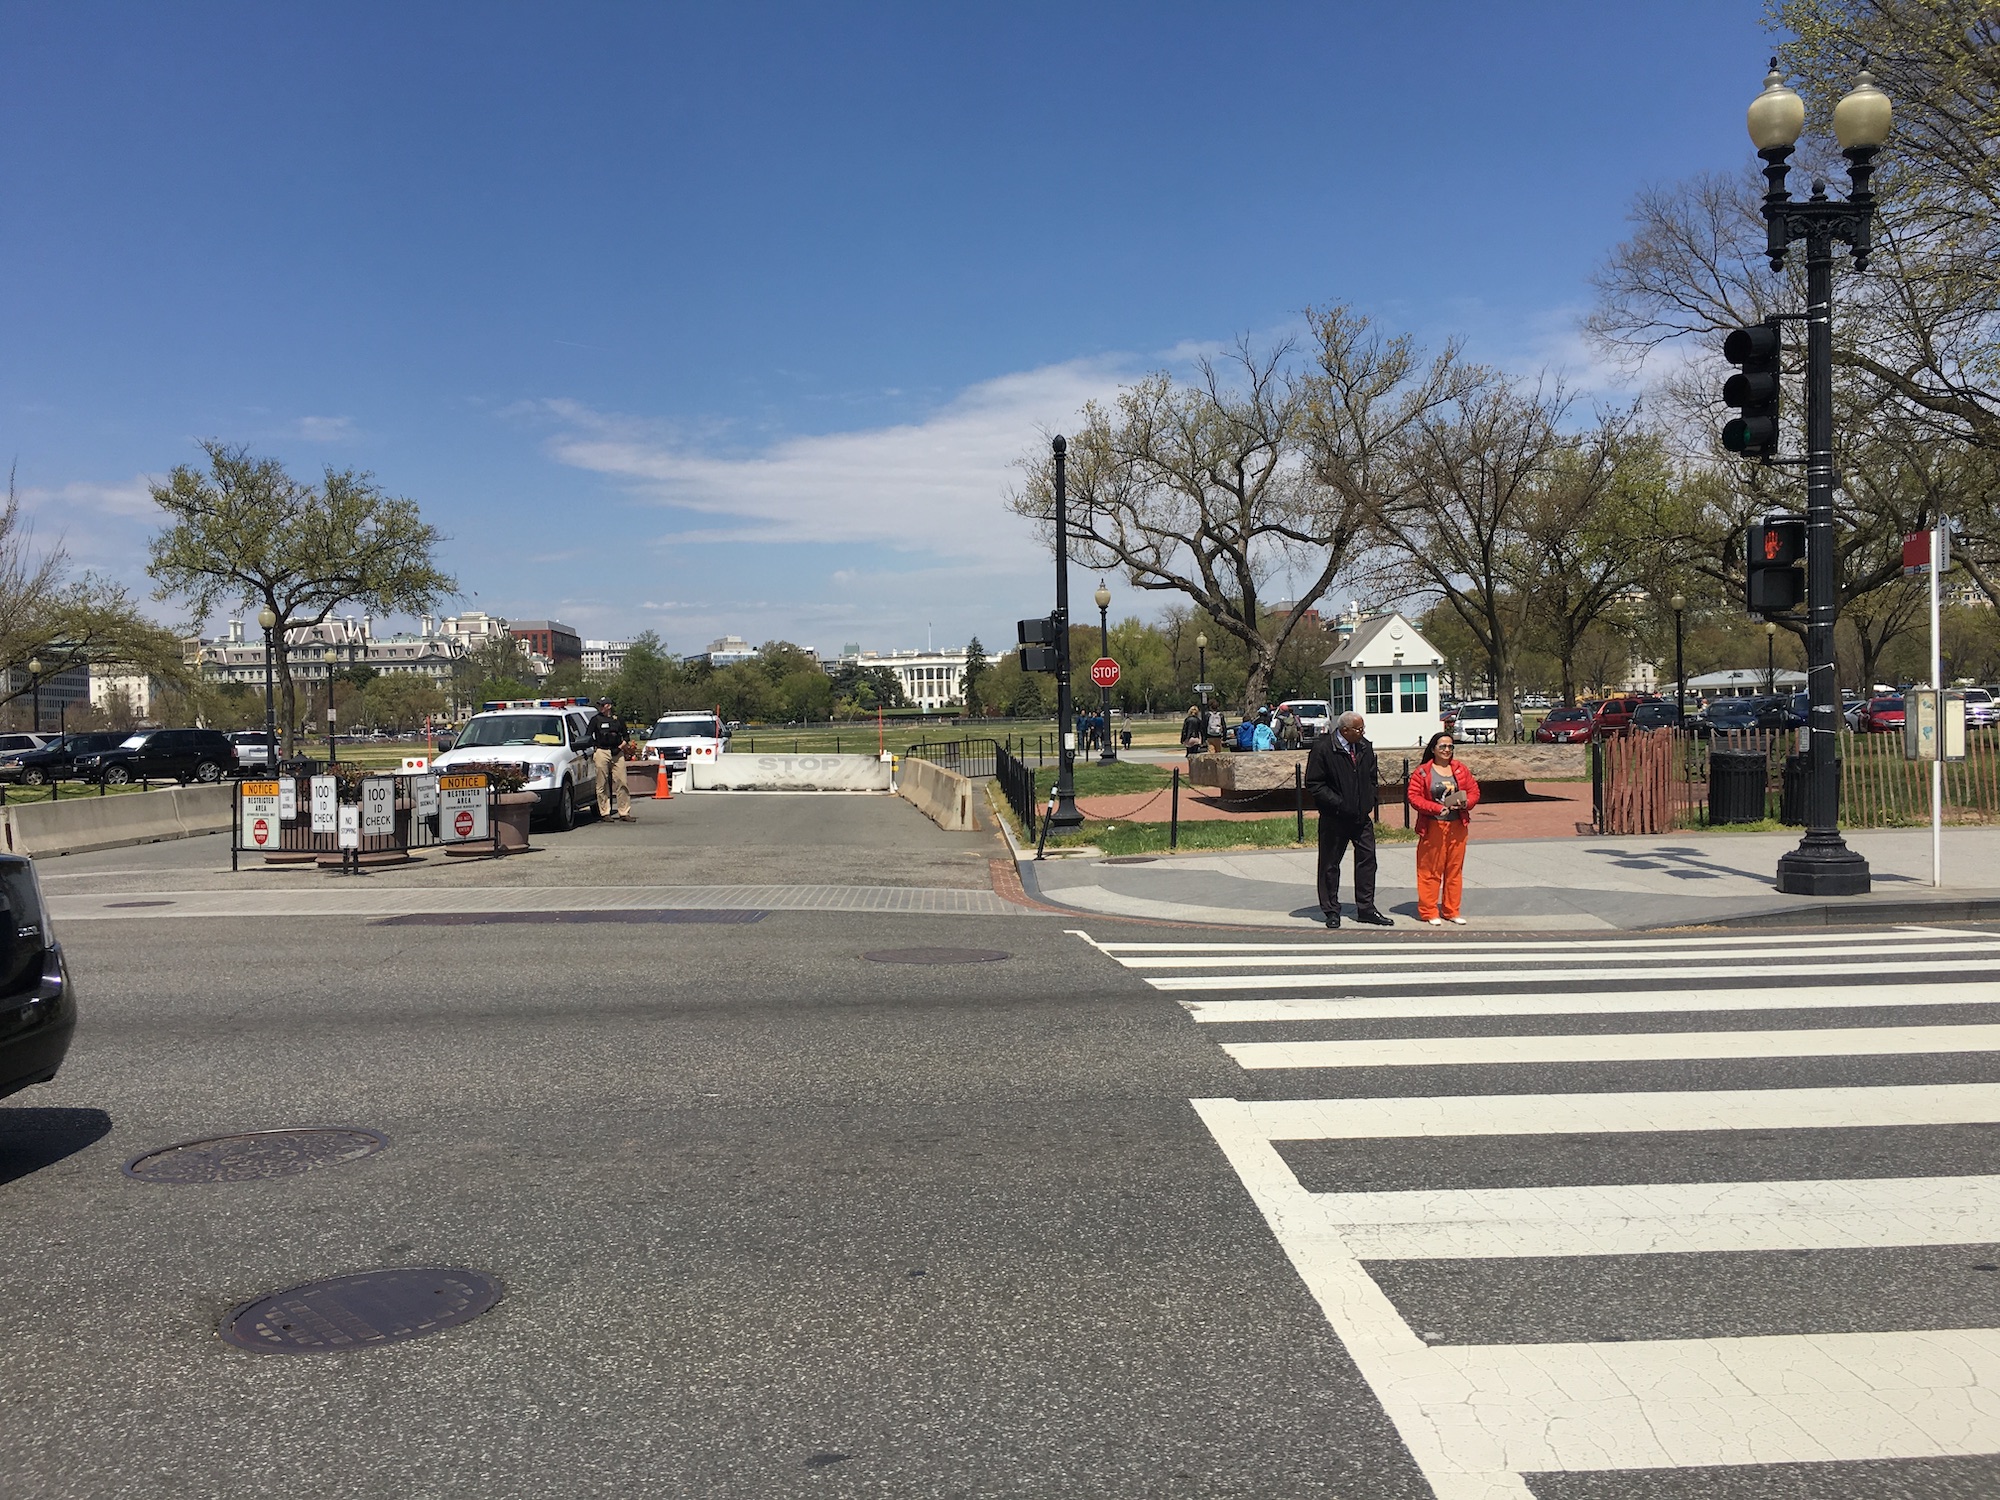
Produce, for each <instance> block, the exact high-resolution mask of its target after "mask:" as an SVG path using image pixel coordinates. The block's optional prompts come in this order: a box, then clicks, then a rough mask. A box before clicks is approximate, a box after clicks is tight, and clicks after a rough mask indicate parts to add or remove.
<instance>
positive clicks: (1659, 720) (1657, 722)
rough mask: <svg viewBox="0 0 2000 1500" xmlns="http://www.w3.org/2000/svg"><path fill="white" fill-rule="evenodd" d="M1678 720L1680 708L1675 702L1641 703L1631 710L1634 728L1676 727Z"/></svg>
mask: <svg viewBox="0 0 2000 1500" xmlns="http://www.w3.org/2000/svg"><path fill="white" fill-rule="evenodd" d="M1680 722H1681V710H1680V705H1679V704H1677V703H1667V702H1665V701H1661V702H1658V703H1641V704H1640V705H1639V706H1638V707H1637V708H1636V709H1634V710H1633V711H1632V727H1633V728H1634V729H1678V728H1679V727H1680Z"/></svg>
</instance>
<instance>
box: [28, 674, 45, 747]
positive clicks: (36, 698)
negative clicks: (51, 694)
mask: <svg viewBox="0 0 2000 1500" xmlns="http://www.w3.org/2000/svg"><path fill="white" fill-rule="evenodd" d="M28 691H29V694H30V696H31V698H32V701H33V703H34V705H35V706H34V715H35V733H36V734H40V733H41V732H42V659H41V658H40V657H39V656H31V657H29V658H28Z"/></svg>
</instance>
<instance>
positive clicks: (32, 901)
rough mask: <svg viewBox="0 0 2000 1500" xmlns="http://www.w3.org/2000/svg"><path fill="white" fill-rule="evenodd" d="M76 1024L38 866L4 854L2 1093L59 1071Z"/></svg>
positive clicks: (0, 880)
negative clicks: (38, 880) (37, 874)
mask: <svg viewBox="0 0 2000 1500" xmlns="http://www.w3.org/2000/svg"><path fill="white" fill-rule="evenodd" d="M75 1030H76V997H75V996H74V995H72V994H71V993H70V987H69V970H68V969H67V968H65V967H64V966H63V955H62V948H61V947H60V946H59V945H58V944H57V943H56V940H55V939H54V938H53V937H52V936H50V934H49V923H48V918H47V916H46V915H44V913H43V908H42V893H41V890H40V888H39V887H38V886H37V885H36V884H35V867H34V866H33V865H31V864H29V863H28V861H27V860H25V859H23V858H21V857H20V856H19V855H18V854H0V1097H4V1096H6V1095H8V1094H11V1093H14V1092H16V1091H17V1090H20V1089H24V1088H26V1087H28V1085H29V1084H32V1083H47V1082H48V1081H49V1080H50V1079H51V1078H53V1077H55V1076H56V1069H57V1068H60V1067H61V1066H62V1060H63V1058H64V1056H65V1055H66V1054H67V1053H68V1052H69V1039H70V1033H72V1032H73V1031H75Z"/></svg>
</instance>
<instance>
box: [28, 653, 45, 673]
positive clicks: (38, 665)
mask: <svg viewBox="0 0 2000 1500" xmlns="http://www.w3.org/2000/svg"><path fill="white" fill-rule="evenodd" d="M28 675H29V676H30V677H39V676H41V675H42V659H41V658H40V657H39V656H31V657H29V658H28Z"/></svg>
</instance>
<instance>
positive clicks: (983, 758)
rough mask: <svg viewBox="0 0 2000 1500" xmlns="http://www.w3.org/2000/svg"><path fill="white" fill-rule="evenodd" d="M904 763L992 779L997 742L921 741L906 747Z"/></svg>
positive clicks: (996, 768)
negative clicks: (925, 763) (915, 762)
mask: <svg viewBox="0 0 2000 1500" xmlns="http://www.w3.org/2000/svg"><path fill="white" fill-rule="evenodd" d="M903 756H904V758H905V759H906V760H927V761H929V762H930V763H931V764H932V765H934V766H941V767H943V768H944V769H945V770H947V771H956V772H957V773H958V774H959V775H961V776H972V777H981V776H994V775H997V774H999V772H998V767H999V762H1000V742H999V741H998V740H943V741H932V740H924V741H920V742H919V743H917V744H914V745H912V746H910V748H909V749H907V750H905V751H904V752H903Z"/></svg>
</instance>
